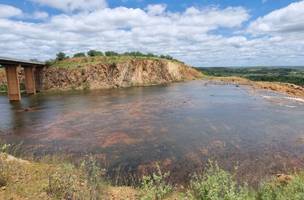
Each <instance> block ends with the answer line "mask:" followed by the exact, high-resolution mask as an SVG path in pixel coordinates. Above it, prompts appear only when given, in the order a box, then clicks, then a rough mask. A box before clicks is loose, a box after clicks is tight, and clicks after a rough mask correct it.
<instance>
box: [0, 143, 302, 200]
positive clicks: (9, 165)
mask: <svg viewBox="0 0 304 200" xmlns="http://www.w3.org/2000/svg"><path fill="white" fill-rule="evenodd" d="M20 149H21V148H20V145H0V199H3V198H4V199H6V198H8V199H11V198H13V199H84V200H86V199H92V200H98V199H107V197H109V196H111V197H113V196H115V195H116V196H115V197H116V198H117V199H141V200H161V199H164V200H171V199H188V200H201V199H204V200H285V199H290V200H302V199H303V198H304V173H298V174H294V175H293V176H288V175H282V176H280V177H276V178H272V179H269V180H268V181H265V182H264V183H263V184H261V185H260V186H259V187H258V188H257V189H252V188H250V187H249V186H248V185H246V184H240V183H237V182H236V180H235V175H233V174H230V173H229V172H226V171H224V170H223V169H221V168H220V167H219V166H218V165H217V164H216V163H214V162H209V167H207V169H206V170H205V171H204V172H202V173H200V174H196V175H194V176H193V178H192V180H191V182H190V184H189V185H188V187H186V188H183V187H181V186H180V187H173V185H171V184H170V183H169V182H168V178H169V177H170V174H169V173H163V172H162V171H161V168H160V167H159V166H158V165H157V168H156V172H155V173H153V174H152V175H151V176H144V177H143V180H142V183H141V186H140V187H136V186H134V187H135V188H134V189H132V188H131V187H115V186H110V185H109V183H106V182H105V181H104V180H105V176H104V173H103V172H104V170H102V169H101V168H100V167H99V165H98V162H97V161H96V160H95V159H94V157H93V156H87V157H86V158H85V159H84V160H83V161H82V162H81V163H80V164H77V165H74V164H71V163H69V162H66V161H64V159H60V158H56V157H50V158H47V157H44V158H43V159H41V160H39V161H25V160H21V159H18V158H15V157H12V156H10V155H9V154H7V153H1V152H8V153H16V154H18V155H20V154H19V152H20ZM236 170H237V169H236ZM177 188H180V189H177ZM126 193H127V194H126ZM117 195H119V196H117ZM126 195H127V196H126ZM116 198H113V199H116Z"/></svg>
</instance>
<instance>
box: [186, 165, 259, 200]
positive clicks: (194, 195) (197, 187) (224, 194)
mask: <svg viewBox="0 0 304 200" xmlns="http://www.w3.org/2000/svg"><path fill="white" fill-rule="evenodd" d="M188 196H189V199H204V200H223V199H224V200H250V199H255V198H254V195H252V194H250V192H249V190H248V189H247V188H246V187H241V186H237V183H236V182H235V181H234V180H233V176H232V175H231V174H229V173H228V172H226V171H224V170H222V169H220V168H219V166H218V165H217V164H216V163H215V164H214V163H212V162H210V163H209V167H208V169H207V170H206V171H205V173H204V174H203V175H202V176H198V175H195V176H194V178H193V180H192V181H191V183H190V190H189V191H188Z"/></svg>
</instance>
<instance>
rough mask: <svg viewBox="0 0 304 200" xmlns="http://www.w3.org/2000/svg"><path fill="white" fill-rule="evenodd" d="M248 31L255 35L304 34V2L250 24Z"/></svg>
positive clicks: (279, 10)
mask: <svg viewBox="0 0 304 200" xmlns="http://www.w3.org/2000/svg"><path fill="white" fill-rule="evenodd" d="M248 31H249V32H251V33H254V34H265V33H266V34H278V33H280V34H282V33H297V32H298V33H304V1H300V2H296V3H292V4H290V5H289V6H287V7H285V8H282V9H278V10H275V11H273V12H271V13H269V14H268V15H266V16H263V17H259V18H258V19H257V20H256V21H254V22H252V23H251V24H250V26H249V28H248Z"/></svg>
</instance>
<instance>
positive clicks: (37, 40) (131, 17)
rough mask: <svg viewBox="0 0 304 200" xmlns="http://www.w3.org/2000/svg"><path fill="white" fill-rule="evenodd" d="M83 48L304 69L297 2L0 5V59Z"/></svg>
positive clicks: (38, 1) (302, 9)
mask: <svg viewBox="0 0 304 200" xmlns="http://www.w3.org/2000/svg"><path fill="white" fill-rule="evenodd" d="M90 49H96V50H100V51H107V50H113V51H117V52H125V51H142V52H151V53H156V54H170V55H172V56H174V57H176V58H178V59H180V60H183V61H185V62H186V63H188V64H192V65H195V66H256V65H258V66H269V65H271V66H274V65H280V66H283V65H302V66H304V0H302V1H295V0H248V1H243V0H186V1H185V0H184V1H182V0H23V1H22V0H0V56H5V57H16V58H23V59H32V58H36V59H39V60H46V59H50V58H53V57H54V56H55V54H56V53H57V52H59V51H64V52H65V53H67V54H69V55H72V54H73V53H76V52H80V51H88V50H90Z"/></svg>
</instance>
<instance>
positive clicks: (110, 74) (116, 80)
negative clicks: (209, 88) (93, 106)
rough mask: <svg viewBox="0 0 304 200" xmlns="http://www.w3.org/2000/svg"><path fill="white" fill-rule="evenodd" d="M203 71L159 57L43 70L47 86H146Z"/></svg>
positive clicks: (74, 87) (197, 76) (93, 87)
mask: <svg viewBox="0 0 304 200" xmlns="http://www.w3.org/2000/svg"><path fill="white" fill-rule="evenodd" d="M200 76H201V73H200V72H198V71H196V70H195V69H193V68H190V67H188V66H186V65H184V64H182V63H179V62H175V61H168V60H156V59H130V60H127V61H124V62H117V63H103V62H100V63H94V64H92V63H88V64H87V65H85V66H81V67H79V68H77V67H73V68H64V67H57V66H56V65H54V66H52V67H49V68H47V69H46V70H45V72H44V89H45V90H53V89H55V90H56V89H60V90H65V89H66V90H68V89H86V88H88V89H102V88H115V87H131V86H147V85H155V84H165V83H170V82H174V81H182V80H191V79H195V78H199V77H200Z"/></svg>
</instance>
